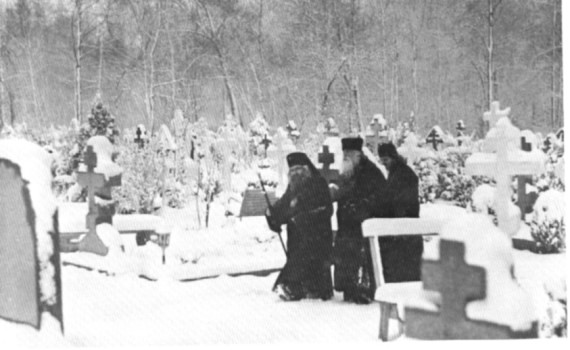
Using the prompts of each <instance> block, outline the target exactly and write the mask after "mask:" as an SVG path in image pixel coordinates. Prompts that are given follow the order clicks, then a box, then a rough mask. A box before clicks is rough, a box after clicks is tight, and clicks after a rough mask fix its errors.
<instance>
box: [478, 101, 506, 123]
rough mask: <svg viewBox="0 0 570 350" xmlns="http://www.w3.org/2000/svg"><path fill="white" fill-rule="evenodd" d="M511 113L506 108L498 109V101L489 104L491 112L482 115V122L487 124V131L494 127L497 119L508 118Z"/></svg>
mask: <svg viewBox="0 0 570 350" xmlns="http://www.w3.org/2000/svg"><path fill="white" fill-rule="evenodd" d="M509 113H511V108H510V107H507V108H505V109H500V108H499V101H493V102H491V110H490V111H488V112H485V113H483V120H485V121H487V122H489V129H492V128H493V127H495V125H496V124H497V122H498V121H499V119H501V118H502V117H508V115H509Z"/></svg>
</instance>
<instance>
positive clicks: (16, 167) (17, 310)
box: [0, 140, 63, 332]
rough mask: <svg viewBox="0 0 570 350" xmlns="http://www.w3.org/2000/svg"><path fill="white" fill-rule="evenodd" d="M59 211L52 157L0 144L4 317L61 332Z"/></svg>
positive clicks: (17, 143) (21, 145)
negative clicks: (48, 319) (45, 323)
mask: <svg viewBox="0 0 570 350" xmlns="http://www.w3.org/2000/svg"><path fill="white" fill-rule="evenodd" d="M58 237H59V231H58V223H57V207H56V201H55V198H54V196H53V194H52V192H51V172H50V157H49V155H48V153H47V152H46V151H44V150H43V149H42V148H41V147H40V146H38V145H36V144H33V143H31V142H28V141H24V140H0V318H2V319H5V320H7V321H10V322H14V323H20V324H26V325H30V326H32V327H34V328H36V329H38V330H39V329H40V328H41V326H42V324H41V323H42V319H43V318H44V316H43V314H44V313H45V312H47V313H49V314H51V315H52V316H53V317H54V318H55V319H57V320H58V322H59V324H60V328H61V331H62V332H63V308H62V297H61V268H60V260H59V259H60V257H59V245H58V239H59V238H58Z"/></svg>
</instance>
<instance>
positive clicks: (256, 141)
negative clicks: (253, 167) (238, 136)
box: [248, 113, 270, 156]
mask: <svg viewBox="0 0 570 350" xmlns="http://www.w3.org/2000/svg"><path fill="white" fill-rule="evenodd" d="M266 136H267V138H270V137H269V123H268V122H267V120H266V119H265V117H264V116H263V114H261V113H257V115H256V116H255V119H254V120H252V121H251V123H249V130H248V144H249V150H250V152H251V154H253V155H255V156H258V155H261V154H262V150H263V148H262V147H264V146H263V145H262V143H261V142H262V141H263V139H264V138H265V137H266Z"/></svg>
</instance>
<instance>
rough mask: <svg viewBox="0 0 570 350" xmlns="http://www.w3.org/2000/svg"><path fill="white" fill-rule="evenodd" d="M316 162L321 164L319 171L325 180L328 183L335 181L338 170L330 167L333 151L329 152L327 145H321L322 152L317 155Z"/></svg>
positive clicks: (332, 161) (332, 160)
mask: <svg viewBox="0 0 570 350" xmlns="http://www.w3.org/2000/svg"><path fill="white" fill-rule="evenodd" d="M318 162H319V163H321V164H322V165H323V167H322V169H319V171H320V173H321V175H322V176H323V177H324V178H325V180H327V182H328V183H331V182H335V181H336V180H337V179H338V176H339V172H338V170H335V169H331V168H330V166H331V164H333V163H334V153H330V152H329V146H327V145H324V146H323V152H322V153H319V155H318Z"/></svg>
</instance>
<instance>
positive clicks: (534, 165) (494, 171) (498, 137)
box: [465, 118, 543, 233]
mask: <svg viewBox="0 0 570 350" xmlns="http://www.w3.org/2000/svg"><path fill="white" fill-rule="evenodd" d="M515 129H516V128H515V127H514V126H513V125H512V124H511V122H510V120H509V119H508V118H503V119H501V120H500V121H499V123H498V124H497V126H496V127H495V129H494V130H495V132H494V133H493V134H492V135H490V136H488V137H487V138H486V139H485V141H484V146H485V147H486V148H488V149H489V151H491V152H493V153H494V154H495V158H494V159H492V158H491V159H487V160H483V159H479V160H473V159H474V158H472V157H473V156H474V155H475V154H474V155H472V156H471V157H470V158H468V159H467V161H466V164H465V171H466V173H467V174H470V175H486V176H490V177H493V178H494V179H495V180H496V182H497V187H496V188H497V189H496V192H495V204H496V212H497V219H498V221H499V228H500V229H501V230H502V231H503V232H505V233H508V221H509V203H510V201H511V176H516V175H533V174H536V173H538V172H540V171H541V170H542V165H543V164H542V162H541V161H539V160H530V161H529V160H524V159H517V158H515V155H516V154H517V153H516V152H517V151H519V149H518V145H519V144H520V142H521V141H520V139H519V136H518V134H517V133H516V132H514V131H516V130H515ZM517 130H518V129H517ZM509 154H511V156H509Z"/></svg>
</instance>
